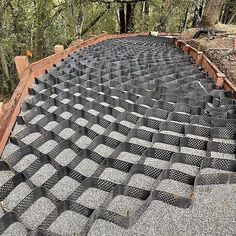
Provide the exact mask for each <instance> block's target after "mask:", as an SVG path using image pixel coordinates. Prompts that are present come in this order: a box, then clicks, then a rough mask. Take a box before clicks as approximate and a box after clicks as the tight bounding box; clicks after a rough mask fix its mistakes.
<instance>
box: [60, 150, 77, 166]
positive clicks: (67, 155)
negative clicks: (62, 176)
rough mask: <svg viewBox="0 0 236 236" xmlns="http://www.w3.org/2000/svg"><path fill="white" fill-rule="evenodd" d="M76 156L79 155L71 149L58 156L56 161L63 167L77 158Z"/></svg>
mask: <svg viewBox="0 0 236 236" xmlns="http://www.w3.org/2000/svg"><path fill="white" fill-rule="evenodd" d="M76 155H77V154H76V152H75V151H73V150H72V149H70V148H66V149H64V150H63V151H62V152H60V153H59V154H58V155H57V157H56V158H55V161H56V162H57V163H59V164H60V165H62V166H66V165H68V164H69V163H70V162H71V161H72V160H73V159H74V158H75V157H76Z"/></svg>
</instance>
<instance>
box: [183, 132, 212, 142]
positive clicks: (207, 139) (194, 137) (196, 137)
mask: <svg viewBox="0 0 236 236" xmlns="http://www.w3.org/2000/svg"><path fill="white" fill-rule="evenodd" d="M185 136H186V137H188V138H193V139H200V140H204V141H209V138H207V137H203V136H198V135H194V134H186V135H185Z"/></svg>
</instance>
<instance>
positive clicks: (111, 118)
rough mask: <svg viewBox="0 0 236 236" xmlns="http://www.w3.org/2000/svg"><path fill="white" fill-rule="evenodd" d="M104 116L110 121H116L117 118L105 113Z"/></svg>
mask: <svg viewBox="0 0 236 236" xmlns="http://www.w3.org/2000/svg"><path fill="white" fill-rule="evenodd" d="M103 118H104V119H105V120H108V121H110V122H115V121H116V118H115V117H113V116H111V115H105V116H104V117H103Z"/></svg>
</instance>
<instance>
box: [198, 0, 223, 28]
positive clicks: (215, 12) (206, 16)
mask: <svg viewBox="0 0 236 236" xmlns="http://www.w3.org/2000/svg"><path fill="white" fill-rule="evenodd" d="M223 4H224V0H208V1H207V3H206V7H205V10H204V12H203V16H202V21H201V24H202V27H204V28H210V27H214V25H216V24H217V23H218V22H219V19H220V13H221V9H222V7H223Z"/></svg>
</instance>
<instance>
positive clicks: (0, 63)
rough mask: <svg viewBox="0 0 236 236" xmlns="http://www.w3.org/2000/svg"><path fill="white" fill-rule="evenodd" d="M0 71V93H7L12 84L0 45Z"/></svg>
mask: <svg viewBox="0 0 236 236" xmlns="http://www.w3.org/2000/svg"><path fill="white" fill-rule="evenodd" d="M0 71H2V74H3V88H2V91H1V92H3V93H8V92H10V89H11V85H12V83H11V80H10V75H9V71H8V67H7V61H6V57H5V52H4V49H3V47H2V45H1V44H0Z"/></svg>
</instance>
